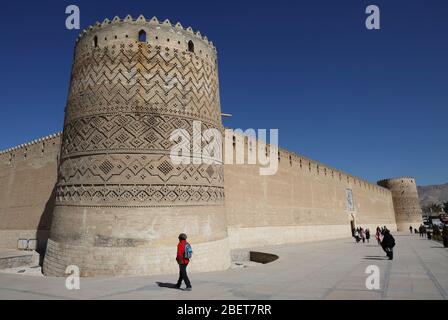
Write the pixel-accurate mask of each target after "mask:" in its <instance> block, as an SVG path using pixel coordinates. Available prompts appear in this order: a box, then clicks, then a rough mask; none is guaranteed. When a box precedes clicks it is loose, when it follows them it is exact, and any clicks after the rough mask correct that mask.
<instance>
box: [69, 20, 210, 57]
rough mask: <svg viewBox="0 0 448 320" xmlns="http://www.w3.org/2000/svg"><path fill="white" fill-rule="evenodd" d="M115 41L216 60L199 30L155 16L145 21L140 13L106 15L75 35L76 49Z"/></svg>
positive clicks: (109, 43) (105, 45)
mask: <svg viewBox="0 0 448 320" xmlns="http://www.w3.org/2000/svg"><path fill="white" fill-rule="evenodd" d="M117 42H118V43H122V42H131V43H148V44H151V45H155V46H164V47H173V48H175V49H178V50H181V51H184V52H193V53H194V54H195V55H197V56H201V57H203V58H210V59H211V60H215V59H216V48H215V46H214V45H213V42H211V41H209V40H208V38H207V37H206V36H203V35H202V34H201V33H200V31H197V32H194V31H193V29H192V28H191V27H188V28H184V27H183V26H182V24H180V23H179V22H177V23H176V24H174V25H173V24H172V23H171V22H170V21H169V20H168V19H166V20H164V21H163V22H161V21H159V20H158V19H157V18H156V17H152V18H151V19H150V20H146V18H145V17H144V16H143V15H140V16H139V17H138V18H137V19H133V18H132V17H131V16H130V15H127V16H126V17H125V18H124V19H120V17H118V16H116V17H114V18H113V19H112V20H109V19H107V18H106V19H104V20H103V22H101V23H100V22H98V21H97V22H96V23H95V24H94V25H91V26H89V27H88V28H86V29H84V30H83V31H82V32H81V33H80V34H79V36H78V38H77V40H76V43H77V45H76V48H77V50H78V49H80V50H83V51H84V50H87V49H89V48H95V47H99V48H101V47H107V46H109V45H111V46H112V45H113V44H115V43H117Z"/></svg>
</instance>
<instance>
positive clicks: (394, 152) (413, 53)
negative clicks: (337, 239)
mask: <svg viewBox="0 0 448 320" xmlns="http://www.w3.org/2000/svg"><path fill="white" fill-rule="evenodd" d="M69 4H76V5H78V6H79V7H80V10H81V28H85V27H87V26H89V25H91V24H93V23H95V21H97V20H99V21H102V20H103V19H104V18H106V17H107V18H109V19H112V18H113V17H114V16H115V15H118V16H120V17H122V18H123V17H124V16H125V15H126V14H131V15H132V16H133V17H137V16H138V15H139V14H140V13H142V14H144V15H145V16H146V17H147V18H151V17H152V16H154V15H155V16H157V17H158V18H159V20H164V19H166V18H168V19H170V21H171V22H172V23H175V22H177V21H180V22H181V23H182V25H183V26H184V27H187V26H192V27H193V29H194V30H200V31H201V33H202V34H203V35H207V37H208V38H209V39H210V40H212V41H213V42H214V44H215V45H216V47H217V49H218V55H219V71H220V85H221V88H220V89H221V105H222V111H223V112H226V113H231V114H233V117H232V118H230V119H225V120H224V124H225V125H226V126H230V127H235V128H241V129H247V128H255V129H257V128H266V129H270V128H278V129H279V144H280V146H281V147H284V148H287V149H289V150H291V151H295V152H297V153H299V154H302V155H304V156H308V157H310V158H312V159H315V160H318V161H320V162H323V163H325V164H328V165H330V166H332V167H335V168H338V169H341V170H344V171H346V172H349V173H351V174H354V175H357V176H360V177H363V178H366V179H368V180H370V181H373V182H375V181H376V180H378V179H381V178H387V177H395V176H401V175H410V176H414V177H416V179H417V182H418V184H420V185H425V184H438V183H446V182H448V148H447V137H448V19H447V16H448V1H447V0H372V1H363V0H339V1H337V0H313V1H311V0H308V1H298V0H294V1H285V0H276V1H253V0H245V1H242V0H240V1H233V0H226V1H212V0H201V1H185V0H183V1H177V0H165V1H132V0H127V1H122V0H121V1H116V0H112V1H80V0H71V1H61V0H57V1H56V0H55V1H3V2H2V4H1V6H2V7H1V13H2V14H1V19H0V30H2V31H1V43H2V44H1V49H2V50H1V51H0V67H1V69H0V70H1V72H2V76H1V77H0V90H1V91H0V108H1V110H0V111H1V112H0V115H1V116H0V135H1V138H0V150H3V149H6V148H8V147H11V146H15V145H17V144H20V143H24V142H27V141H29V140H32V139H35V138H39V137H41V136H45V135H48V134H51V133H54V132H57V131H60V130H62V124H63V110H64V106H65V102H66V98H67V92H68V82H69V79H70V68H71V63H72V58H73V47H74V42H75V39H76V37H77V34H78V32H79V31H77V30H67V29H66V28H65V19H66V16H67V15H66V14H65V8H66V6H67V5H69ZM369 4H375V5H378V6H379V8H380V10H381V30H374V31H369V30H367V29H366V28H365V26H364V22H365V19H366V17H367V15H366V14H365V8H366V7H367V6H368V5H369Z"/></svg>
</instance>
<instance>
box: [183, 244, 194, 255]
mask: <svg viewBox="0 0 448 320" xmlns="http://www.w3.org/2000/svg"><path fill="white" fill-rule="evenodd" d="M192 255H193V249H192V248H191V245H190V244H189V243H188V242H187V243H186V244H185V252H184V258H185V259H191V256H192Z"/></svg>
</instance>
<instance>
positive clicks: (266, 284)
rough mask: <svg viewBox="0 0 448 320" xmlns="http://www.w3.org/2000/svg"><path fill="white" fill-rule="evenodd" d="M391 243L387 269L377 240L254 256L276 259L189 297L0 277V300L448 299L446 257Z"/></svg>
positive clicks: (220, 277) (414, 240)
mask: <svg viewBox="0 0 448 320" xmlns="http://www.w3.org/2000/svg"><path fill="white" fill-rule="evenodd" d="M394 236H395V239H396V241H397V245H396V247H395V259H394V260H393V261H389V260H386V258H385V254H384V253H383V251H382V249H381V248H380V247H379V246H378V245H377V244H376V241H375V240H374V241H371V242H370V244H367V243H366V244H362V243H358V244H356V243H355V242H354V241H353V240H352V239H350V238H347V239H339V240H332V241H322V242H314V243H302V244H290V245H282V246H269V247H263V248H254V249H253V250H255V251H262V252H268V253H274V254H276V255H278V256H279V257H280V258H279V259H278V260H276V261H274V262H272V263H269V264H265V265H261V264H260V265H257V266H252V267H247V268H234V269H230V270H227V271H221V272H210V273H195V274H191V275H190V279H191V281H192V284H193V291H191V292H187V291H183V290H177V289H173V288H170V284H173V283H175V282H176V280H177V278H176V275H160V276H151V277H120V278H111V277H107V278H105V277H102V278H81V287H80V289H79V290H67V289H66V287H65V279H64V278H46V277H43V276H30V275H19V274H6V273H0V299H182V300H184V299H447V298H448V249H445V248H443V246H442V245H441V244H439V243H437V242H434V241H429V240H427V239H422V238H420V237H419V236H418V235H411V234H406V233H402V234H395V235H394ZM173 263H175V262H174V257H173ZM192 263H194V261H193V262H192ZM369 265H376V266H378V267H379V269H380V289H379V290H368V289H367V288H366V284H365V282H366V279H367V277H368V276H369V274H366V273H365V271H366V268H367V267H368V266H369Z"/></svg>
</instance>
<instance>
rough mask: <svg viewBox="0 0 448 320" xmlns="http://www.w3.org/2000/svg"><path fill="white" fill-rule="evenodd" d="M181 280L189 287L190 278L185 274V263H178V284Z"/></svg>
mask: <svg viewBox="0 0 448 320" xmlns="http://www.w3.org/2000/svg"><path fill="white" fill-rule="evenodd" d="M182 280H183V281H185V284H186V285H187V288H190V287H191V283H190V279H188V275H187V265H186V264H180V265H179V280H177V285H178V286H180V285H181V284H182Z"/></svg>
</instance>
